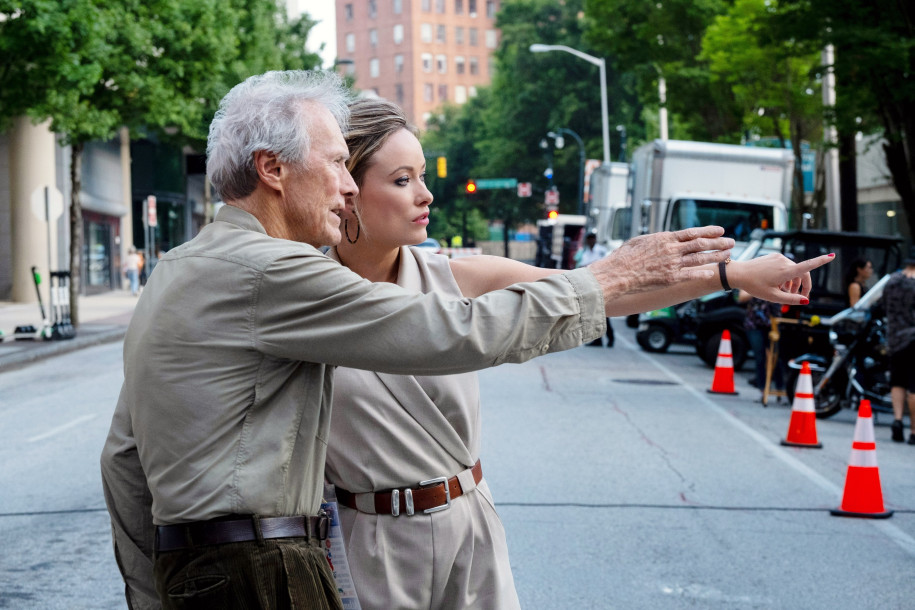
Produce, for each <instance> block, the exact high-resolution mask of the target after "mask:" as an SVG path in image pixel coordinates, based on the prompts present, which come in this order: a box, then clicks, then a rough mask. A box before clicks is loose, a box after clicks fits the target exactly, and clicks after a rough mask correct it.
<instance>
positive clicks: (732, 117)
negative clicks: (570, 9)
mask: <svg viewBox="0 0 915 610" xmlns="http://www.w3.org/2000/svg"><path fill="white" fill-rule="evenodd" d="M730 5H731V2H729V1H727V0H668V1H666V2H641V1H639V0H586V1H585V10H586V14H587V27H586V28H585V37H586V40H587V41H588V42H589V43H590V44H591V45H592V46H593V47H594V48H595V49H598V50H599V52H601V53H603V54H605V55H607V56H611V57H614V58H615V62H616V69H617V70H619V71H620V72H624V73H629V74H632V75H633V76H634V78H635V80H636V83H637V91H638V95H639V99H640V100H642V103H644V104H645V105H646V106H649V107H651V108H657V107H658V104H659V93H658V78H659V76H663V77H664V79H665V80H666V83H667V107H668V109H669V113H670V121H671V127H670V133H671V137H673V138H676V139H681V140H704V141H709V142H717V141H722V142H735V141H738V140H739V138H740V136H741V121H740V110H739V108H738V106H737V104H736V102H735V101H734V99H733V95H732V94H731V91H730V87H729V86H728V85H727V84H726V83H724V82H723V81H721V80H719V79H715V78H713V77H712V74H711V73H710V71H709V68H708V64H707V62H706V61H705V60H703V59H702V58H701V51H702V37H703V35H704V34H705V31H706V28H708V26H709V25H710V24H711V23H712V22H713V21H714V19H715V18H716V17H717V16H719V15H723V14H725V13H726V11H727V9H728V7H729V6H730Z"/></svg>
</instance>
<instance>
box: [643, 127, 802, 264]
mask: <svg viewBox="0 0 915 610" xmlns="http://www.w3.org/2000/svg"><path fill="white" fill-rule="evenodd" d="M630 171H631V172H632V196H631V202H632V229H631V232H632V235H640V234H642V233H654V232H657V231H676V230H679V229H686V228H689V227H696V226H703V225H720V226H722V227H724V229H725V235H726V236H728V237H733V238H734V240H735V241H736V242H737V245H736V247H735V248H734V252H735V254H737V253H739V251H740V250H742V248H743V247H744V246H745V245H746V243H747V242H748V241H749V239H750V232H751V231H753V230H754V229H757V228H762V229H774V230H777V231H784V230H787V228H788V211H787V209H788V204H789V202H790V199H791V182H792V176H793V171H794V155H793V154H792V152H791V151H790V150H788V149H779V148H763V147H754V146H735V145H731V144H711V143H708V142H685V141H679V140H654V141H653V142H649V143H647V144H645V145H643V146H640V147H639V148H638V149H637V150H636V151H635V153H634V154H633V155H632V165H631V168H630Z"/></svg>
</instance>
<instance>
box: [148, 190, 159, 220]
mask: <svg viewBox="0 0 915 610" xmlns="http://www.w3.org/2000/svg"><path fill="white" fill-rule="evenodd" d="M146 224H147V225H148V226H150V227H155V226H157V225H158V224H159V216H158V214H157V213H156V196H155V195H150V196H149V197H147V198H146Z"/></svg>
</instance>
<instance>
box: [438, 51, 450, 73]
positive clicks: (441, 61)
mask: <svg viewBox="0 0 915 610" xmlns="http://www.w3.org/2000/svg"><path fill="white" fill-rule="evenodd" d="M435 67H436V69H437V70H438V73H439V74H445V73H446V72H448V57H447V56H446V55H436V56H435Z"/></svg>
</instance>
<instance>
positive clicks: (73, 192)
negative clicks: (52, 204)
mask: <svg viewBox="0 0 915 610" xmlns="http://www.w3.org/2000/svg"><path fill="white" fill-rule="evenodd" d="M82 168H83V143H82V142H74V143H73V144H71V145H70V321H71V323H72V324H73V328H79V292H80V290H79V288H80V284H81V283H82V274H81V273H80V270H81V268H82V249H83V208H82V206H81V205H80V202H79V192H80V189H81V188H82Z"/></svg>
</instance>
